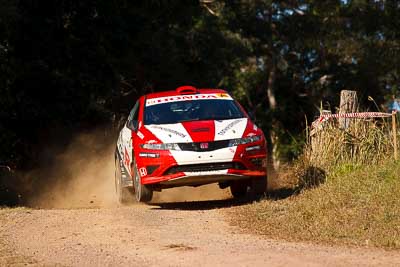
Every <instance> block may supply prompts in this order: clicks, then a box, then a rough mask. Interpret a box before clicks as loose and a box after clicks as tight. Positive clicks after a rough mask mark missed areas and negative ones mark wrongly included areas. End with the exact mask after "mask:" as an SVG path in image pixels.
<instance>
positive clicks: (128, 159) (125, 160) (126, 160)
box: [124, 148, 131, 168]
mask: <svg viewBox="0 0 400 267" xmlns="http://www.w3.org/2000/svg"><path fill="white" fill-rule="evenodd" d="M130 162H131V160H130V158H129V153H128V151H127V150H126V148H125V151H124V164H125V166H127V167H128V168H129V165H130V164H129V163H130Z"/></svg>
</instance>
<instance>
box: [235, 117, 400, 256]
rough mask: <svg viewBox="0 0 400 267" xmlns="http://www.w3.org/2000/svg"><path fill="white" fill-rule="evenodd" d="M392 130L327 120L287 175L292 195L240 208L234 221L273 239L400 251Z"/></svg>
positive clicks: (399, 180)
mask: <svg viewBox="0 0 400 267" xmlns="http://www.w3.org/2000/svg"><path fill="white" fill-rule="evenodd" d="M389 131H390V130H389V127H388V125H387V124H385V123H382V122H376V121H363V122H362V121H359V122H357V123H354V124H353V125H352V126H351V128H350V129H348V130H347V131H343V130H339V129H337V128H336V127H334V125H326V126H325V129H324V131H321V132H319V133H317V135H316V136H314V138H313V140H312V142H310V143H309V144H308V146H307V147H306V149H305V153H304V154H303V155H302V156H301V157H300V159H299V160H298V161H297V162H296V164H294V165H293V166H292V167H291V168H289V169H288V170H286V171H287V172H286V173H285V175H283V176H284V177H285V180H292V192H293V194H292V195H291V196H289V197H288V198H285V199H279V197H278V198H275V200H272V199H271V198H270V199H265V200H262V201H260V202H258V203H253V204H249V205H246V206H241V207H237V208H235V210H234V212H233V213H232V214H231V215H232V216H231V217H232V223H233V224H235V225H239V226H241V227H243V228H244V229H246V230H248V231H251V232H256V233H258V234H262V235H266V236H268V237H269V238H276V239H285V240H294V241H310V242H319V243H329V244H348V245H356V246H374V247H383V248H391V249H399V248H400V209H399V208H398V207H400V198H399V195H400V161H397V162H396V161H394V160H393V158H392V157H393V143H392V138H391V136H390V132H389ZM288 177H290V178H291V179H289V178H288ZM293 181H296V182H293ZM305 189H309V190H305Z"/></svg>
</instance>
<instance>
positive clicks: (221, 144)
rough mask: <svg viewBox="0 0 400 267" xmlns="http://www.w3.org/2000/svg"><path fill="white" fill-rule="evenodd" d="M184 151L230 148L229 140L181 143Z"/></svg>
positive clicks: (180, 145)
mask: <svg viewBox="0 0 400 267" xmlns="http://www.w3.org/2000/svg"><path fill="white" fill-rule="evenodd" d="M178 145H179V148H180V149H181V150H182V151H201V152H203V151H213V150H217V149H221V148H225V147H229V140H220V141H212V142H195V143H179V144H178Z"/></svg>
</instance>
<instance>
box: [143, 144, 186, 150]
mask: <svg viewBox="0 0 400 267" xmlns="http://www.w3.org/2000/svg"><path fill="white" fill-rule="evenodd" d="M141 146H142V148H144V149H153V150H181V149H180V148H179V145H178V144H175V143H167V144H143V145H141Z"/></svg>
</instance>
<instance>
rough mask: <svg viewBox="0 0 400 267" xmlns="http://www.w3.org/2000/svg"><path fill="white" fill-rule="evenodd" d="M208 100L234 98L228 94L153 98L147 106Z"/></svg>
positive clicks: (147, 101)
mask: <svg viewBox="0 0 400 267" xmlns="http://www.w3.org/2000/svg"><path fill="white" fill-rule="evenodd" d="M206 99H224V100H232V97H231V96H230V95H228V94H226V93H218V94H196V95H176V96H167V97H158V98H151V99H147V100H146V106H152V105H157V104H162V103H171V102H178V101H185V100H206Z"/></svg>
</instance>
